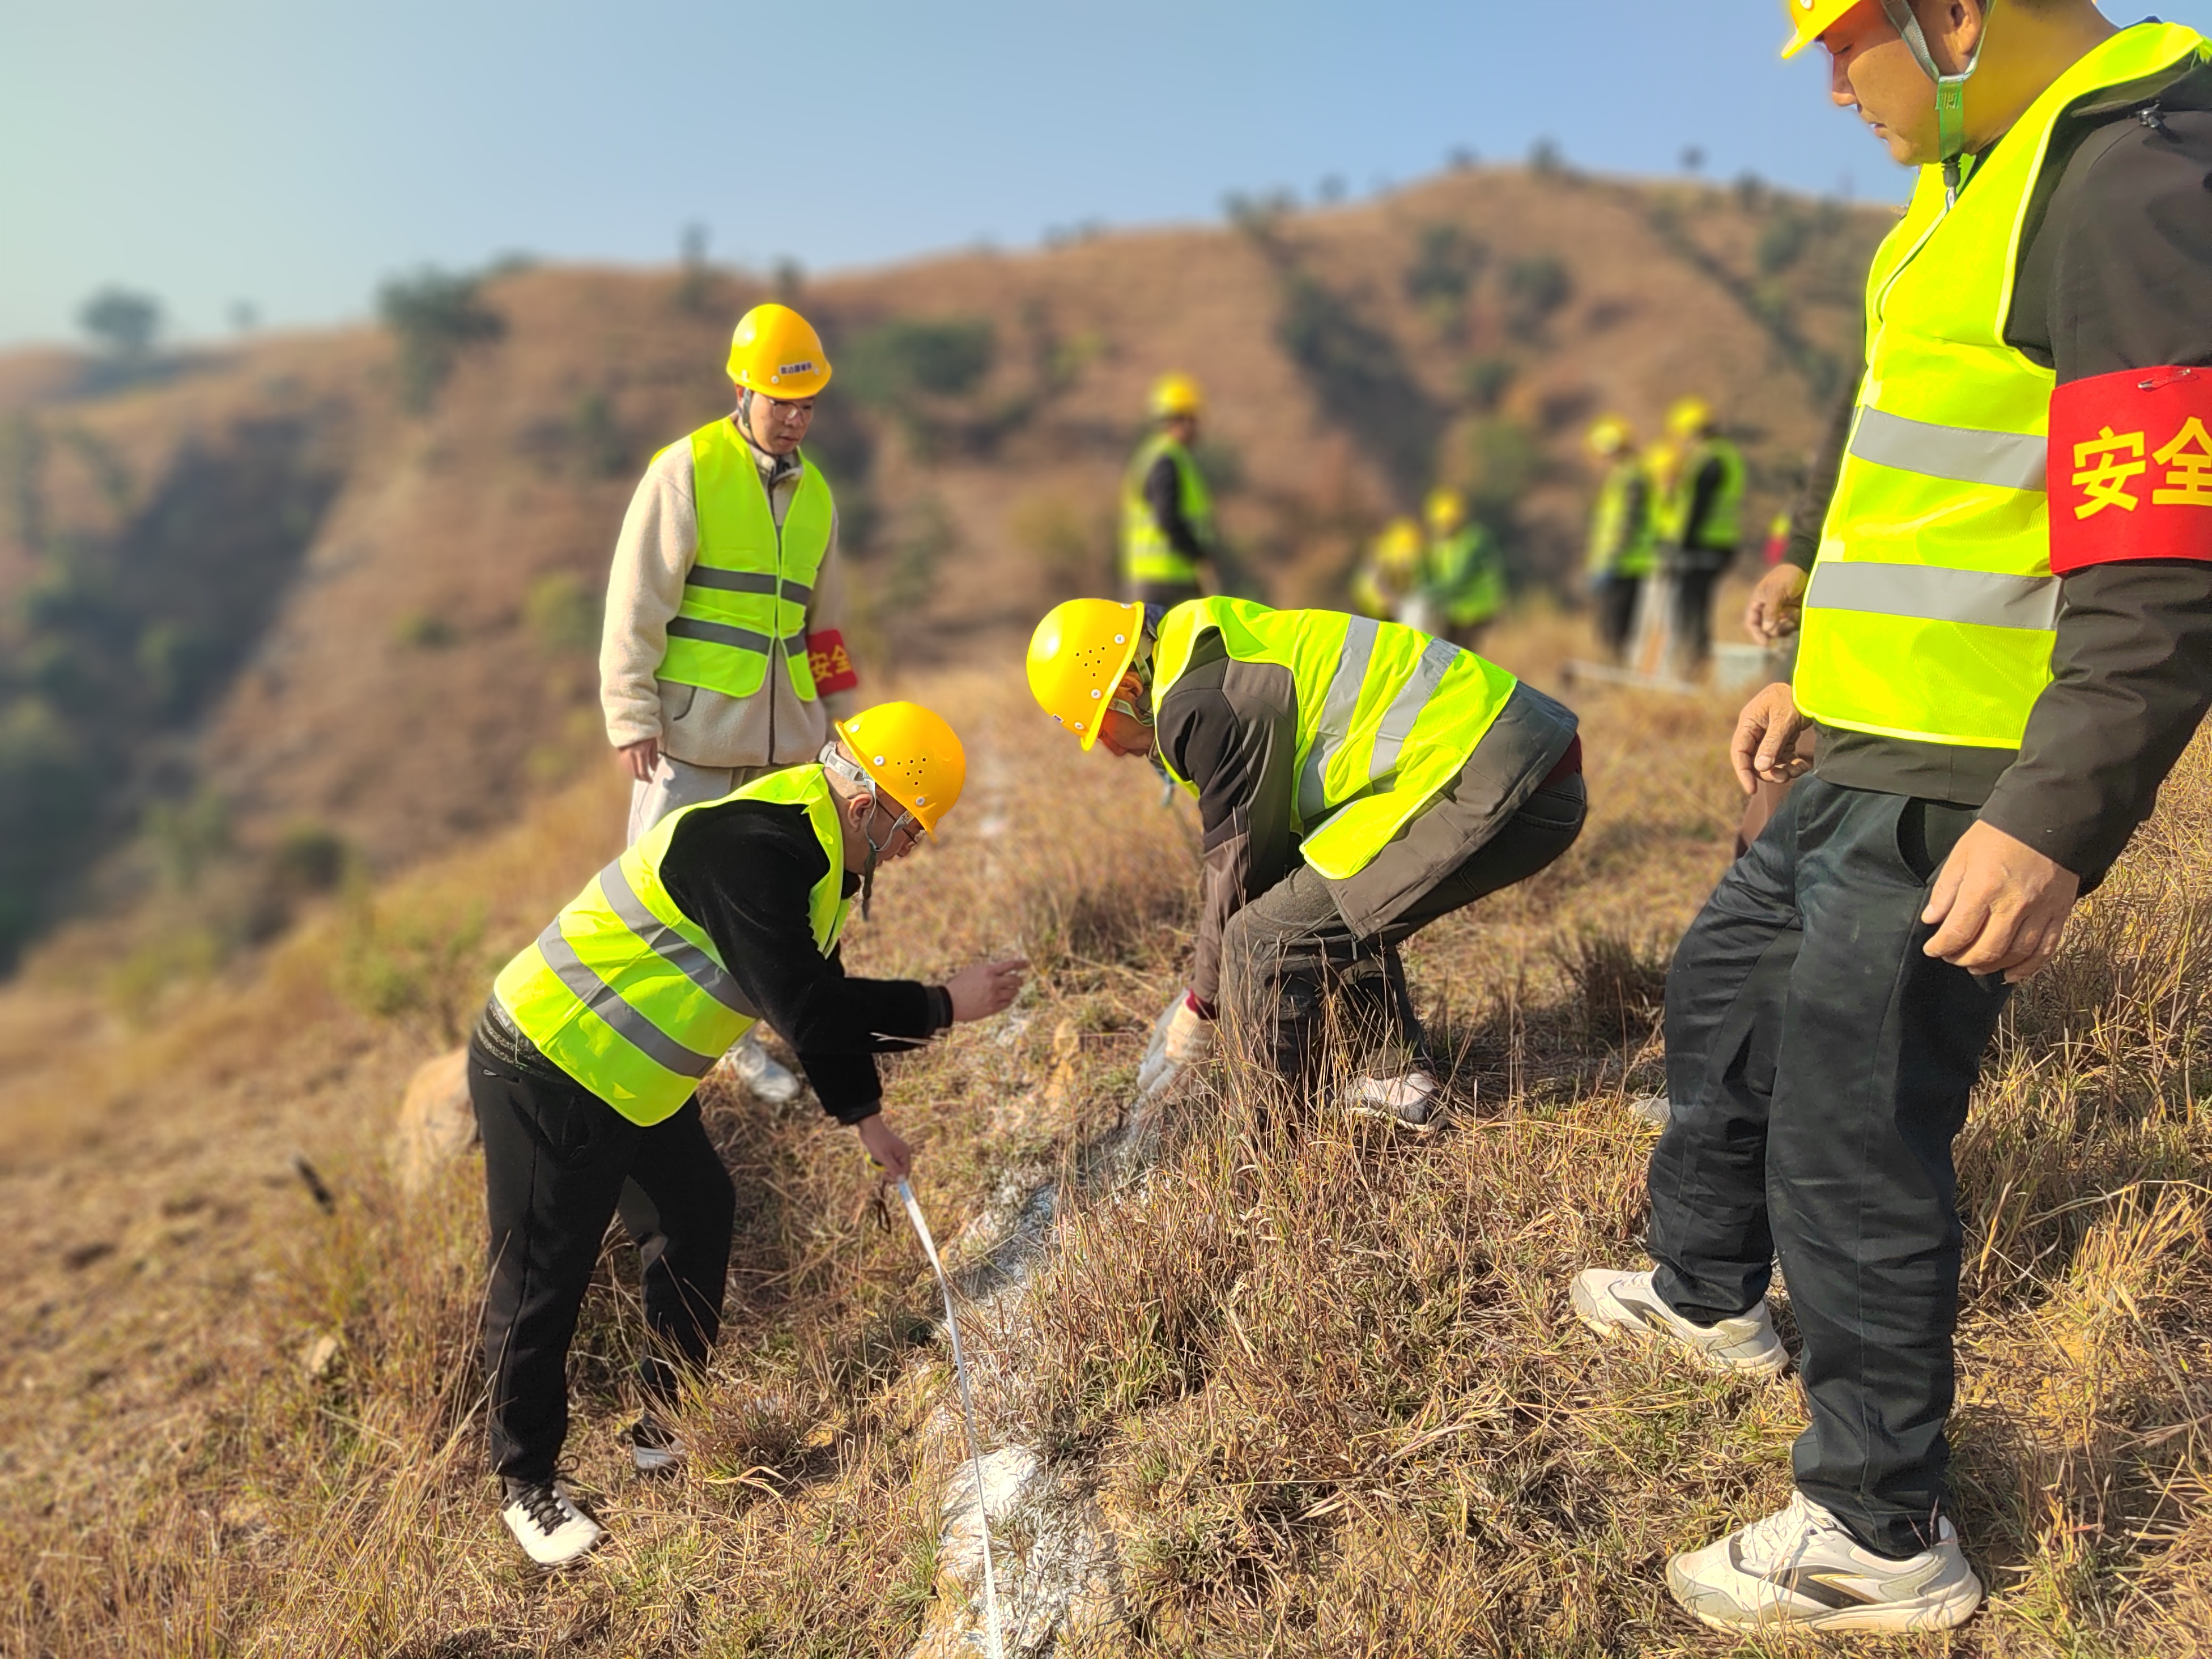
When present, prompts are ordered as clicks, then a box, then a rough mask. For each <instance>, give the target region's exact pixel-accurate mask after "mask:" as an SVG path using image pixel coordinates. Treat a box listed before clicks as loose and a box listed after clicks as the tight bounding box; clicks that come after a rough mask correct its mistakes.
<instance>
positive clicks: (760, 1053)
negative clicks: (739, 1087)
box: [730, 1031, 799, 1106]
mask: <svg viewBox="0 0 2212 1659" xmlns="http://www.w3.org/2000/svg"><path fill="white" fill-rule="evenodd" d="M730 1070H731V1071H732V1073H735V1074H736V1076H737V1079H738V1082H740V1083H742V1084H744V1085H745V1088H746V1090H747V1091H749V1092H750V1094H751V1095H752V1097H753V1098H754V1099H756V1100H764V1101H766V1102H767V1103H769V1105H771V1106H787V1105H789V1104H790V1103H792V1102H793V1101H794V1100H796V1099H798V1098H799V1079H797V1078H795V1077H793V1075H792V1074H791V1072H790V1070H789V1068H788V1067H786V1066H779V1065H777V1064H776V1062H775V1060H774V1059H773V1058H771V1057H770V1055H769V1051H768V1050H767V1049H765V1048H762V1047H761V1040H760V1034H759V1033H758V1032H757V1031H748V1032H746V1033H745V1034H744V1036H742V1037H739V1038H738V1046H737V1047H736V1048H732V1049H731V1050H730Z"/></svg>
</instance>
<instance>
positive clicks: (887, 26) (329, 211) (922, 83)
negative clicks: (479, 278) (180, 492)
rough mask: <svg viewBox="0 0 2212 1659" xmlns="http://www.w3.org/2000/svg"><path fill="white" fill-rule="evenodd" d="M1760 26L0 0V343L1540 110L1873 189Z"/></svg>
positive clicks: (964, 211)
mask: <svg viewBox="0 0 2212 1659" xmlns="http://www.w3.org/2000/svg"><path fill="white" fill-rule="evenodd" d="M2114 15H2115V16H2116V17H2117V18H2118V21H2132V20H2133V16H2134V14H2133V13H2132V12H2127V13H2124V14H2122V13H2119V12H2117V11H2116V12H2115V13H2114ZM2163 15H2166V16H2167V17H2168V18H2169V19H2170V20H2171V21H2179V22H2186V23H2191V24H2194V25H2196V26H2197V27H2204V28H2207V29H2212V0H2168V3H2167V6H2166V10H2165V12H2164V13H2163ZM1689 20H1694V21H1689ZM1786 33H1787V29H1786V27H1785V25H1784V19H1783V7H1782V4H1781V3H1780V0H1666V3H1653V0H1364V3H1361V4H1358V5H1351V4H1343V3H1340V4H1337V5H1331V6H1324V5H1321V4H1316V3H1312V0H1180V3H1177V0H1026V3H1014V0H784V3H781V4H775V5H768V4H762V3H757V0H706V3H700V0H687V3H682V4H678V3H670V0H620V3H616V0H601V3H596V4H590V3H582V0H532V3H529V4H522V3H518V0H374V3H362V0H347V3H343V4H342V3H337V0H194V3H192V4H190V5H185V4H181V3H178V0H101V3H97V4H86V3H77V4H64V3H57V0H0V156H4V157H5V158H7V159H6V160H5V161H3V162H0V346H4V345H11V344H20V343H29V342H44V341H63V340H68V339H70V338H71V337H75V335H76V314H77V312H78V310H79V308H80V307H82V303H83V301H85V299H86V298H87V297H88V296H89V295H91V294H92V293H94V291H95V290H97V289H100V288H103V287H105V286H108V285H111V284H112V285H120V286H123V287H125V288H129V289H135V290H137V291H140V292H143V293H146V294H149V295H154V296H155V297H157V298H158V299H159V300H160V301H161V303H162V305H163V307H164V312H165V315H166V317H167V319H168V323H169V327H170V331H171V334H172V336H173V337H179V338H184V339H193V338H200V339H205V338H213V337H222V336H224V335H226V334H228V332H230V331H232V329H233V328H234V327H235V326H237V325H238V318H239V310H240V307H250V308H251V313H250V314H251V316H252V319H254V325H257V326H259V327H264V328H267V327H298V326H302V325H322V324H327V323H333V322H342V321H345V320H349V319H356V318H359V317H361V316H363V315H365V314H367V313H368V312H369V310H370V308H371V307H372V305H373V302H374V293H375V290H376V288H377V285H378V284H379V283H380V282H382V281H384V280H386V278H388V277H390V276H394V275H397V274H401V273H404V272H406V271H409V270H414V269H416V268H417V267H420V266H422V265H425V264H435V265H439V266H443V267H446V268H448V269H465V268H468V267H472V266H477V265H481V264H485V263H487V262H489V261H490V260H493V259H495V258H500V257H501V256H503V255H507V254H510V253H526V254H529V255H532V256H536V257H538V258H547V259H554V260H563V261H566V260H581V261H592V262H604V263H615V264H667V263H670V262H671V261H672V260H673V259H674V258H676V257H677V252H678V246H679V243H680V240H681V238H682V236H683V234H684V228H685V227H686V226H690V225H697V226H700V227H702V228H704V230H705V232H706V234H707V239H708V241H707V247H708V257H709V258H713V259H714V260H716V261H717V262H720V263H725V264H744V265H750V266H753V267H755V268H760V269H764V268H766V267H768V266H769V265H770V264H774V263H775V262H777V261H778V260H781V259H787V258H788V259H796V260H798V261H799V263H800V264H803V265H804V266H805V268H806V269H807V270H810V271H817V272H818V271H826V270H836V269H839V268H843V267H849V266H854V265H866V264H885V263H890V262H893V261H896V260H899V259H902V258H908V257H911V256H913V255H916V254H921V253H927V252H933V251H939V250H945V249H949V248H956V247H962V246H973V245H975V244H977V243H982V242H987V243H990V244H993V245H994V246H1000V247H1004V248H1008V249H1016V248H1021V247H1025V246H1035V245H1036V243H1037V242H1038V241H1039V240H1042V238H1044V237H1045V236H1046V235H1047V234H1048V233H1051V232H1053V231H1054V230H1055V229H1056V228H1063V227H1069V226H1074V225H1078V224H1085V223H1096V224H1099V225H1103V226H1105V227H1108V228H1119V227H1127V226H1134V225H1143V224H1156V223H1161V222H1193V221H1205V220H1209V219H1215V218H1218V217H1219V216H1220V213H1221V208H1222V203H1223V199H1224V197H1225V196H1227V195H1229V194H1231V193H1232V192H1242V193H1245V194H1254V195H1256V194H1261V193H1266V192H1269V191H1278V190H1289V191H1294V192H1296V194H1297V196H1298V197H1299V198H1300V199H1302V200H1310V199H1312V198H1313V197H1315V195H1316V193H1317V191H1319V190H1320V189H1321V187H1322V182H1323V181H1324V180H1325V179H1332V178H1333V179H1337V180H1340V181H1341V185H1342V186H1343V188H1344V189H1345V190H1346V193H1347V195H1348V196H1349V197H1352V198H1358V197H1365V196H1368V195H1370V194H1372V193H1373V192H1374V191H1376V190H1378V189H1384V188H1388V187H1389V185H1392V184H1395V183H1405V182H1407V181H1409V180H1411V179H1416V178H1419V177H1420V176H1422V175H1424V174H1426V173H1432V172H1434V171H1436V170H1437V168H1438V167H1441V166H1443V163H1444V161H1445V159H1446V157H1447V156H1448V155H1450V154H1451V153H1452V152H1453V151H1454V150H1455V149H1467V150H1472V151H1473V152H1474V154H1475V155H1477V156H1478V157H1480V158H1481V159H1483V160H1485V161H1517V160H1520V159H1522V158H1524V157H1525V156H1526V155H1528V150H1529V148H1530V146H1531V144H1532V143H1534V142H1535V141H1537V140H1538V139H1540V138H1545V137H1548V138H1550V139H1552V140H1553V141H1554V142H1556V143H1558V144H1559V147H1560V149H1562V151H1563V152H1564V153H1565V155H1566V156H1567V158H1568V159H1569V160H1570V161H1572V162H1574V163H1576V164H1577V165H1578V166H1582V167H1589V168H1594V169H1596V170H1600V171H1605V172H1619V173H1673V172H1677V171H1679V170H1680V167H1681V166H1682V155H1683V152H1684V151H1685V150H1686V149H1690V148H1692V147H1694V148H1695V149H1699V150H1701V151H1702V152H1703V154H1704V158H1705V160H1704V163H1703V166H1704V170H1705V173H1707V174H1708V175H1709V176H1711V177H1715V178H1718V179H1733V178H1735V177H1736V176H1737V175H1739V174H1741V173H1745V172H1747V171H1748V172H1755V173H1759V174H1760V175H1761V176H1762V177H1765V178H1766V179H1771V180H1773V181H1775V182H1777V183H1780V184H1783V185H1790V186H1793V187H1796V188H1798V189H1802V190H1805V191H1818V192H1826V193H1836V194H1844V195H1850V196H1852V197H1856V198H1857V199H1859V200H1862V201H1869V200H1894V199H1901V198H1902V197H1903V195H1904V192H1905V184H1906V179H1905V175H1904V174H1903V173H1900V172H1899V170H1898V169H1897V168H1896V167H1893V165H1892V164H1891V163H1890V161H1888V159H1887V156H1886V155H1884V154H1883V153H1882V152H1881V150H1880V149H1878V148H1877V147H1876V145H1875V143H1874V141H1873V140H1872V138H1870V137H1868V136H1867V134H1866V132H1865V131H1864V130H1863V128H1862V127H1861V125H1859V123H1858V122H1857V120H1856V119H1854V118H1852V116H1851V115H1850V114H1849V113H1848V112H1843V111H1838V110H1837V109H1834V108H1832V106H1829V104H1828V102H1827V99H1826V70H1825V63H1824V60H1822V58H1821V54H1820V53H1819V52H1808V53H1807V54H1805V55H1804V56H1803V57H1802V58H1799V59H1797V60H1796V62H1794V63H1790V64H1783V63H1781V62H1779V61H1778V58H1777V51H1778V46H1779V45H1780V43H1781V40H1782V39H1783V38H1784V35H1785V34H1786Z"/></svg>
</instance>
